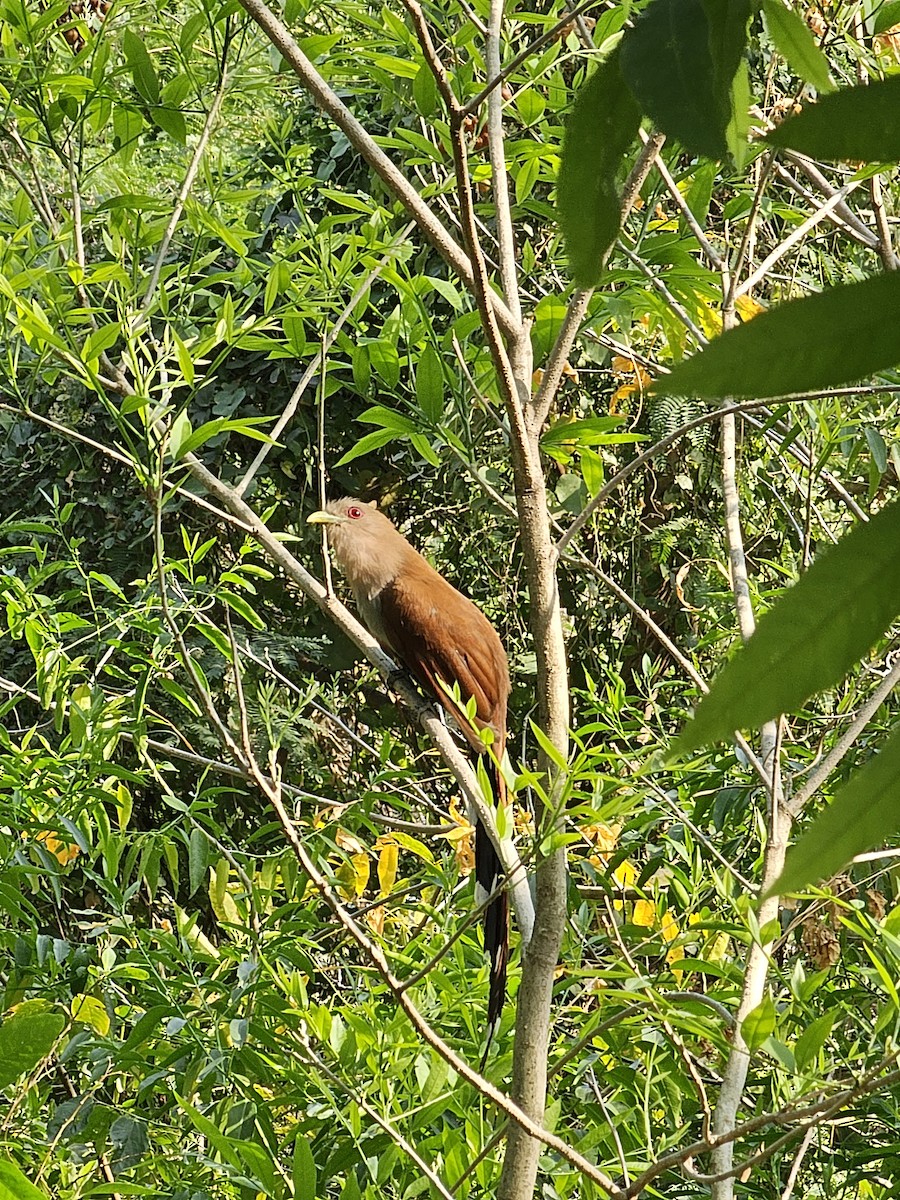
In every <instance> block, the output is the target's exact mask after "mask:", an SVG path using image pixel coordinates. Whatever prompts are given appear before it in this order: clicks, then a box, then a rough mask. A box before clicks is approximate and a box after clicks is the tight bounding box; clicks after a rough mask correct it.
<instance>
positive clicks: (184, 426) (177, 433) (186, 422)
mask: <svg viewBox="0 0 900 1200" xmlns="http://www.w3.org/2000/svg"><path fill="white" fill-rule="evenodd" d="M190 436H191V422H190V418H189V417H188V415H187V413H186V412H180V413H179V414H178V416H177V417H175V419H174V420H173V421H172V425H171V428H170V429H169V446H168V451H169V455H170V457H171V458H172V459H173V460H175V459H177V458H179V457H180V455H181V453H182V448H183V447H184V444H185V443H186V442H187V440H188V438H189V437H190Z"/></svg>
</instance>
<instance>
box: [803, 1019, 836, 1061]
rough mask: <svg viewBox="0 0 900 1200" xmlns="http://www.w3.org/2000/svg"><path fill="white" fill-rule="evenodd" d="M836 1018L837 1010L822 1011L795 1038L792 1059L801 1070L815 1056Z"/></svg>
mask: <svg viewBox="0 0 900 1200" xmlns="http://www.w3.org/2000/svg"><path fill="white" fill-rule="evenodd" d="M837 1018H838V1010H837V1009H836V1008H833V1009H832V1010H831V1012H827V1013H824V1014H823V1015H822V1016H821V1017H816V1019H815V1020H814V1021H812V1022H811V1023H810V1024H809V1025H808V1026H807V1027H806V1029H804V1031H803V1033H801V1034H800V1036H799V1037H798V1038H797V1042H796V1045H795V1046H794V1061H795V1062H796V1063H797V1066H798V1067H799V1068H800V1070H801V1071H802V1070H803V1068H804V1067H805V1066H806V1064H807V1063H808V1062H811V1061H812V1059H814V1058H815V1057H816V1055H817V1054H818V1053H819V1051H820V1050H821V1049H822V1047H823V1046H824V1045H825V1039H826V1038H827V1037H828V1035H829V1034H830V1033H831V1029H832V1026H833V1025H834V1023H835V1021H836V1020H837Z"/></svg>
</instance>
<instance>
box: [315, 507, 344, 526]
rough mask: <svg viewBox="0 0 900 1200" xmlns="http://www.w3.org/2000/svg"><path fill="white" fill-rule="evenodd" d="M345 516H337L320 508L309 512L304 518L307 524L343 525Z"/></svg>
mask: <svg viewBox="0 0 900 1200" xmlns="http://www.w3.org/2000/svg"><path fill="white" fill-rule="evenodd" d="M346 519H347V518H346V517H339V516H337V515H336V514H335V513H330V512H325V510H324V509H322V508H320V509H319V511H318V512H314V513H310V514H309V516H308V517H307V518H306V523H307V525H343V523H344V521H345V520H346Z"/></svg>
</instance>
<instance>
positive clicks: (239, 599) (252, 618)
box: [219, 591, 266, 629]
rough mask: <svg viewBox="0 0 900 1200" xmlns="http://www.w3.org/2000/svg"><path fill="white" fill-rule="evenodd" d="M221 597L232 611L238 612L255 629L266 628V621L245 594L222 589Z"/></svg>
mask: <svg viewBox="0 0 900 1200" xmlns="http://www.w3.org/2000/svg"><path fill="white" fill-rule="evenodd" d="M219 599H220V600H223V601H224V602H225V604H227V605H228V607H229V608H230V609H231V611H232V612H235V613H237V615H238V616H239V617H241V618H242V619H243V620H245V621H246V622H247V624H248V625H252V626H253V628H254V629H265V627H266V623H265V621H264V620H263V619H262V617H260V616H259V614H258V613H257V612H256V610H255V609H253V608H251V607H250V605H249V604H248V603H247V601H246V600H245V599H244V597H243V596H237V595H235V593H234V592H227V591H221V592H219Z"/></svg>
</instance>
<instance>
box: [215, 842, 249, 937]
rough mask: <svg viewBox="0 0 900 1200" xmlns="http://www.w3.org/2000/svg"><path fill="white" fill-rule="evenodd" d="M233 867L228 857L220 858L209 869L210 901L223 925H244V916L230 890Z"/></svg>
mask: <svg viewBox="0 0 900 1200" xmlns="http://www.w3.org/2000/svg"><path fill="white" fill-rule="evenodd" d="M230 874H231V867H230V865H229V862H228V859H227V858H220V859H219V861H218V862H217V863H216V865H215V866H214V867H210V870H209V888H208V892H209V902H210V904H211V905H212V910H213V912H214V913H215V914H216V919H217V920H218V921H219V922H220V923H221V924H222V925H243V923H244V918H243V917H242V915H241V912H240V910H239V909H238V906H237V904H236V903H235V899H234V896H232V894H231V892H230V891H229V890H228V880H229V876H230Z"/></svg>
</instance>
